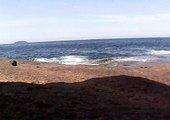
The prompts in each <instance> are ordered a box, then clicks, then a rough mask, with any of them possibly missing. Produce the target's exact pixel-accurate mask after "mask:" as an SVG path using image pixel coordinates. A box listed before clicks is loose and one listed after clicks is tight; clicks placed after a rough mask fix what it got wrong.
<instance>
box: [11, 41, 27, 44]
mask: <svg viewBox="0 0 170 120" xmlns="http://www.w3.org/2000/svg"><path fill="white" fill-rule="evenodd" d="M14 44H16V45H25V44H29V43H28V42H27V41H17V42H15V43H14Z"/></svg>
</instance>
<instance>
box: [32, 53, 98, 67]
mask: <svg viewBox="0 0 170 120" xmlns="http://www.w3.org/2000/svg"><path fill="white" fill-rule="evenodd" d="M34 61H39V62H53V63H59V64H65V65H79V64H82V65H98V64H93V63H91V62H90V60H89V59H88V57H87V56H78V55H69V56H62V57H58V58H35V59H34Z"/></svg>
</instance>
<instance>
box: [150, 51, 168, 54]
mask: <svg viewBox="0 0 170 120" xmlns="http://www.w3.org/2000/svg"><path fill="white" fill-rule="evenodd" d="M149 54H151V55H170V51H168V50H151V51H150V52H149Z"/></svg>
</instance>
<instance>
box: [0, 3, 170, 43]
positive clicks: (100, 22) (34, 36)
mask: <svg viewBox="0 0 170 120" xmlns="http://www.w3.org/2000/svg"><path fill="white" fill-rule="evenodd" d="M169 6H170V0H0V43H1V44H3V43H12V42H14V41H19V40H26V41H30V42H34V41H48V40H50V41H51V40H70V39H71V40H72V39H88V38H115V37H152V36H170V7H169Z"/></svg>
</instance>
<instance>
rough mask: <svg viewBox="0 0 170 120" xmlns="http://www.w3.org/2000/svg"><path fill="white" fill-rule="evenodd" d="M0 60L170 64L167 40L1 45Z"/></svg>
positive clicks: (97, 63) (61, 62)
mask: <svg viewBox="0 0 170 120" xmlns="http://www.w3.org/2000/svg"><path fill="white" fill-rule="evenodd" d="M0 58H10V59H24V60H34V61H41V62H54V63H59V64H71V65H76V64H89V65H99V64H113V65H114V64H116V63H118V62H134V63H138V62H139V63H143V62H152V61H170V38H127V39H100V40H79V41H78V40H75V41H55V42H37V43H29V44H21V45H19V44H6V45H0Z"/></svg>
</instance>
